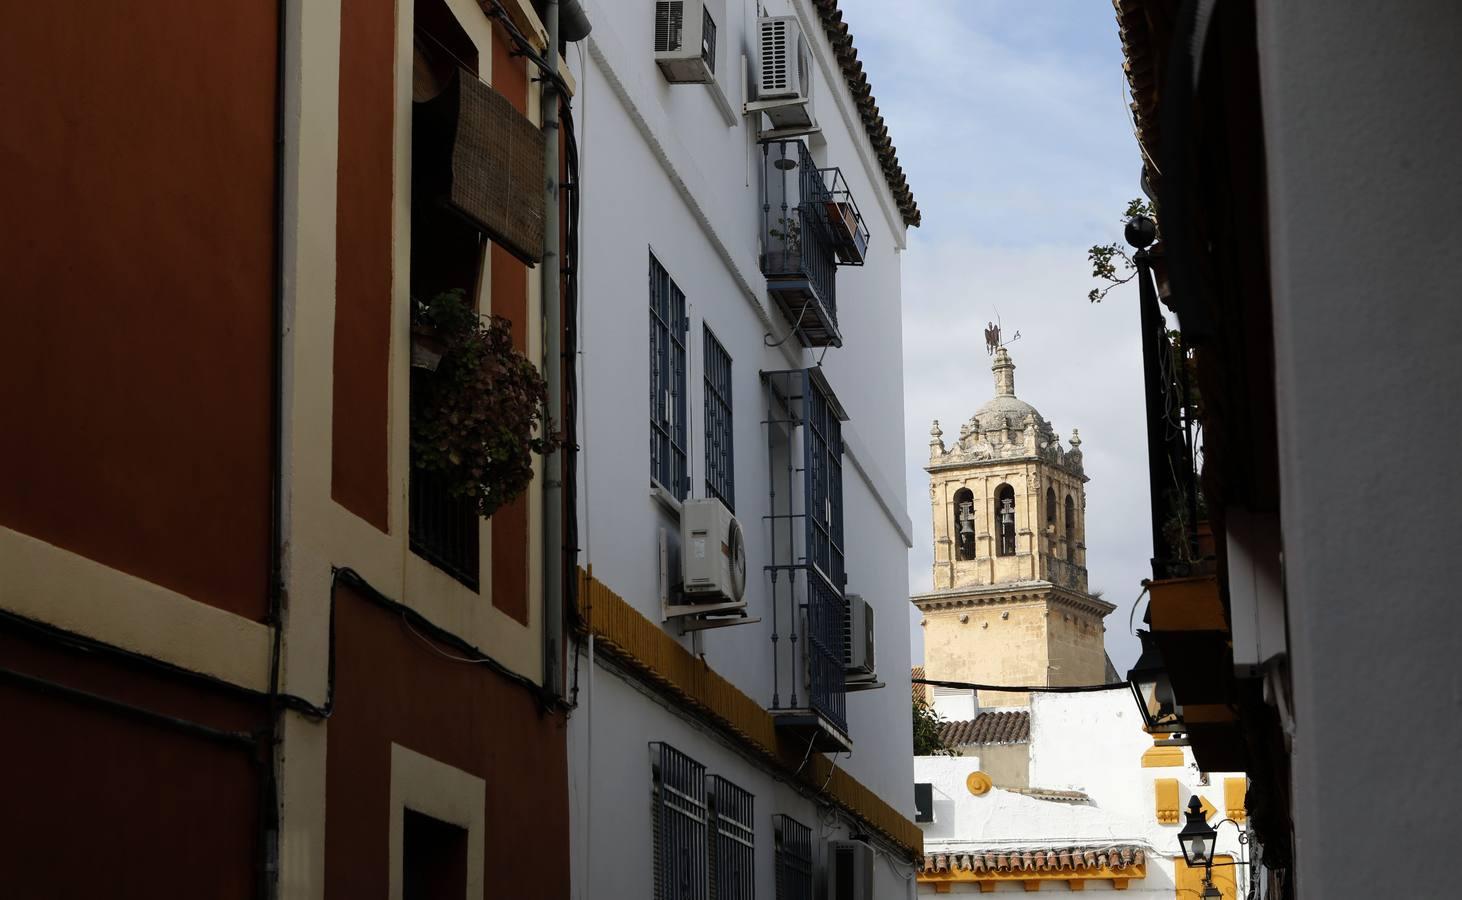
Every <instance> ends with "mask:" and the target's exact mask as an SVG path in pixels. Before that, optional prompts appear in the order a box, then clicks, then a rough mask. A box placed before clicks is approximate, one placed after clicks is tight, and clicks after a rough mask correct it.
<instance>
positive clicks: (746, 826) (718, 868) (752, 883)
mask: <svg viewBox="0 0 1462 900" xmlns="http://www.w3.org/2000/svg"><path fill="white" fill-rule="evenodd" d="M706 789H707V790H708V791H709V792H710V811H711V887H712V890H713V892H712V894H711V896H712V897H713V898H715V900H753V898H754V897H755V896H756V832H755V825H754V822H755V821H756V819H755V816H754V815H753V812H752V810H753V807H754V805H755V804H754V798H753V797H752V795H751V792H750V791H746V790H743V789H742V788H739V787H737V786H736V785H734V784H732V783H731V782H729V781H727V780H726V779H724V778H722V777H721V776H719V775H712V776H711V777H710V778H709V779H707V781H706Z"/></svg>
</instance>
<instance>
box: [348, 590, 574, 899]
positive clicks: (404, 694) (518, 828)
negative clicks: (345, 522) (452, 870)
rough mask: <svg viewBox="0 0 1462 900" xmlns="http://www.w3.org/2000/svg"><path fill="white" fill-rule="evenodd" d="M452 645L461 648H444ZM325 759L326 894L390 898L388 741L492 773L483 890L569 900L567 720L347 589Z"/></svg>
mask: <svg viewBox="0 0 1462 900" xmlns="http://www.w3.org/2000/svg"><path fill="white" fill-rule="evenodd" d="M447 652H455V651H451V650H448V651H447ZM335 654H336V682H335V690H336V693H335V704H336V705H335V713H334V715H333V716H332V717H331V719H330V725H329V728H330V740H329V746H328V750H327V758H326V768H325V771H326V795H325V796H326V809H327V821H328V823H329V825H328V827H327V828H326V832H325V835H326V845H325V878H326V896H327V897H328V898H341V900H344V898H349V900H369V898H384V897H386V895H387V880H388V871H389V869H388V867H389V859H388V846H389V843H388V842H389V840H390V833H389V816H390V790H391V744H392V743H393V742H394V743H398V744H401V745H403V746H405V747H408V748H410V749H412V750H414V751H416V752H417V753H421V754H424V755H426V756H429V757H431V758H432V759H435V760H438V761H440V762H443V763H446V764H447V765H450V766H453V767H455V768H458V769H461V770H463V771H466V772H469V773H472V774H474V775H477V776H480V777H482V778H484V779H486V783H487V798H486V806H487V809H486V835H485V844H486V867H485V872H486V874H487V878H486V885H487V890H486V896H489V897H538V898H567V897H568V896H569V882H568V878H569V876H568V866H567V865H566V864H565V862H564V861H565V859H567V854H568V852H569V827H568V788H567V759H566V755H565V753H566V751H565V736H566V727H567V726H566V722H565V720H564V719H563V717H562V716H561V715H559V714H541V713H540V712H539V705H538V700H537V698H536V697H535V696H534V695H533V694H532V693H530V692H529V691H527V690H526V689H524V688H522V687H520V686H518V685H516V684H514V683H512V682H509V681H507V680H506V679H504V678H502V677H501V676H499V675H497V674H495V673H494V672H492V671H491V670H489V669H487V668H485V667H483V666H475V665H468V664H464V663H461V662H457V661H454V660H451V659H448V658H446V657H444V656H442V655H441V654H439V653H437V652H434V651H433V649H432V648H431V647H429V646H427V645H426V644H425V643H424V640H423V638H421V637H418V636H417V635H415V634H413V633H412V632H411V631H409V630H408V629H407V628H406V627H405V625H404V624H403V622H402V619H401V617H400V616H399V615H396V614H394V613H392V612H390V611H388V610H386V609H383V608H381V607H378V606H375V605H373V604H371V603H370V602H369V601H367V600H365V599H364V598H362V597H360V596H358V595H356V594H355V593H354V592H353V591H352V590H351V589H350V588H348V587H341V588H340V590H339V594H338V597H337V601H336V645H335Z"/></svg>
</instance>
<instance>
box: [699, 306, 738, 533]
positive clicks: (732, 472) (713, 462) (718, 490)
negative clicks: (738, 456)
mask: <svg viewBox="0 0 1462 900" xmlns="http://www.w3.org/2000/svg"><path fill="white" fill-rule="evenodd" d="M705 343H706V355H705V362H704V367H705V373H706V385H705V404H704V405H705V410H704V412H705V420H706V496H708V497H716V498H718V499H720V501H721V502H722V503H724V504H726V508H727V509H729V510H732V511H733V512H734V511H735V509H736V465H735V454H734V453H733V452H732V429H731V356H730V354H728V353H727V352H726V348H725V347H722V346H721V342H720V341H718V340H716V336H715V335H713V334H711V329H709V328H707V329H706V341H705Z"/></svg>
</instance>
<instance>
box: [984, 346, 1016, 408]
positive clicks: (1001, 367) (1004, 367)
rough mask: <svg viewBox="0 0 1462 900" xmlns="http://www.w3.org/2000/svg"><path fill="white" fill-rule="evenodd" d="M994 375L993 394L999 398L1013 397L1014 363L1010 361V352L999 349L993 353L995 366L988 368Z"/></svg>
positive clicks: (1002, 348)
mask: <svg viewBox="0 0 1462 900" xmlns="http://www.w3.org/2000/svg"><path fill="white" fill-rule="evenodd" d="M990 371H992V372H994V373H995V394H996V395H997V396H1000V397H1014V396H1015V363H1013V362H1011V361H1010V351H1009V350H1006V349H1005V348H1004V347H1000V348H999V349H997V350H996V351H995V364H994V365H992V366H990Z"/></svg>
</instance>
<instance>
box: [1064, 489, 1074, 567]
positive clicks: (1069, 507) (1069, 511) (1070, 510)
mask: <svg viewBox="0 0 1462 900" xmlns="http://www.w3.org/2000/svg"><path fill="white" fill-rule="evenodd" d="M1066 558H1067V559H1069V560H1071V561H1072V562H1076V501H1075V500H1074V499H1072V497H1071V495H1070V494H1067V495H1066Z"/></svg>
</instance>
